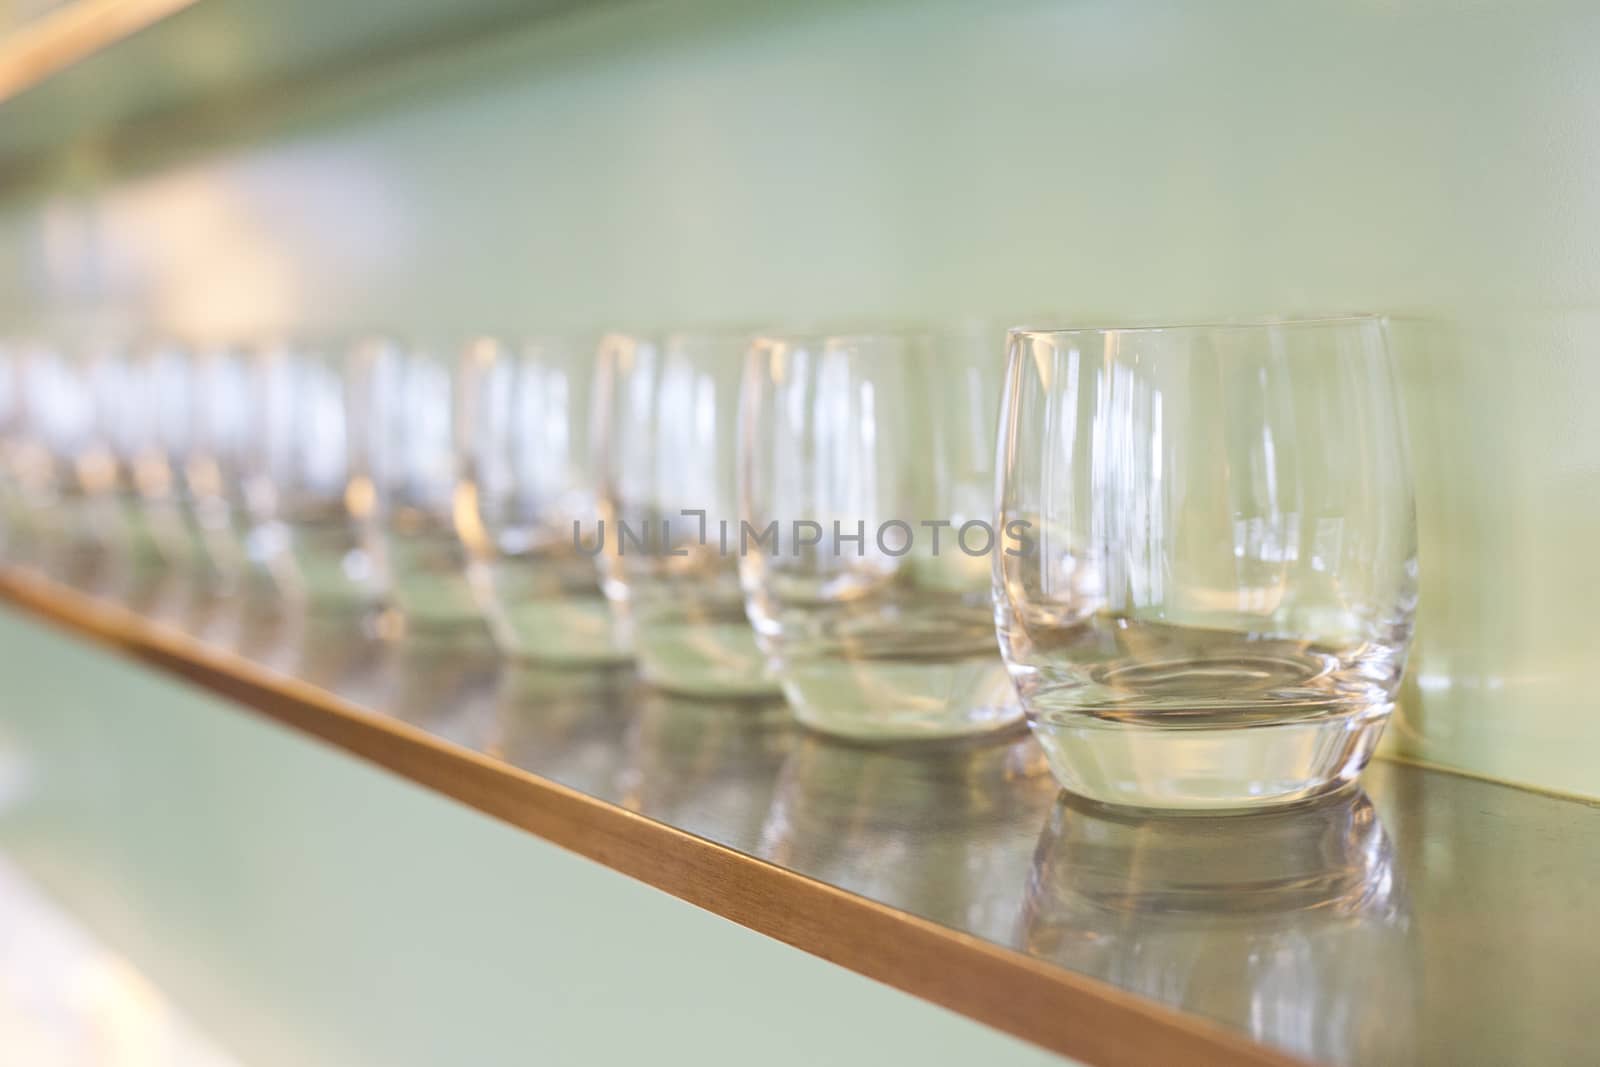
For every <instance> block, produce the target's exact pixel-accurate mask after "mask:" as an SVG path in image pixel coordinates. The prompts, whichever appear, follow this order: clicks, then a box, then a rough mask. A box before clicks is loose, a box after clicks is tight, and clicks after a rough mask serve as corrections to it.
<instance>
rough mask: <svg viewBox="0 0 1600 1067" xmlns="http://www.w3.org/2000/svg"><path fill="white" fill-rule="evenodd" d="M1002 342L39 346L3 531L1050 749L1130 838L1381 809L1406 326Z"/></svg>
mask: <svg viewBox="0 0 1600 1067" xmlns="http://www.w3.org/2000/svg"><path fill="white" fill-rule="evenodd" d="M1000 337H1001V334H1000V332H999V331H998V330H995V329H992V328H987V327H983V326H982V325H976V324H975V325H972V326H966V327H952V328H943V329H921V328H915V329H896V330H885V329H867V330H836V331H794V332H784V331H744V330H709V331H699V332H676V333H662V334H646V333H640V334H621V333H616V334H609V335H606V336H604V337H601V338H598V339H589V338H582V337H553V338H537V339H531V340H528V341H525V342H517V343H513V342H509V341H505V340H500V339H494V338H477V339H474V340H472V341H470V342H468V343H467V344H466V345H465V346H453V345H441V344H434V343H428V342H414V341H399V340H393V339H374V340H367V341H363V342H360V343H358V344H356V345H354V346H350V347H348V348H346V347H342V346H321V347H319V346H316V345H311V344H293V345H288V344H285V345H269V346H264V347H262V348H260V349H258V350H254V351H249V352H246V351H244V350H241V349H231V348H219V349H213V350H204V351H194V352H191V351H187V350H184V349H182V348H179V347H177V346H166V345H157V346H145V347H142V348H136V349H129V350H126V351H124V350H117V349H106V350H103V351H102V350H96V351H95V352H94V353H92V354H91V355H90V356H89V357H88V358H85V359H66V358H65V357H62V356H60V355H59V354H58V353H54V352H50V351H48V350H40V351H34V350H32V349H30V350H27V351H24V352H19V353H14V354H12V355H10V356H8V357H7V358H6V359H5V360H4V361H3V362H4V363H5V371H4V373H3V374H0V419H3V420H4V421H3V429H4V435H3V436H4V440H3V442H0V459H3V462H4V469H5V472H6V475H7V476H6V479H5V483H6V484H5V488H4V493H5V501H4V503H5V507H6V511H7V515H8V523H7V525H8V533H10V532H12V530H16V531H21V532H23V533H24V535H25V536H26V533H27V531H30V530H32V531H33V535H34V537H35V540H36V542H38V543H52V542H53V541H55V540H59V541H60V542H61V543H64V544H78V543H88V544H90V545H92V546H100V547H104V546H105V545H108V544H113V543H120V545H121V546H122V548H123V549H125V550H126V549H128V547H129V546H134V547H133V549H132V550H131V551H129V552H128V554H129V555H130V556H131V557H133V558H135V559H141V558H143V557H145V556H150V557H153V558H155V559H158V560H161V561H164V562H165V563H166V564H167V565H169V566H171V565H179V566H183V567H187V568H189V569H191V570H193V571H194V572H195V573H196V574H197V575H199V576H200V580H202V581H203V582H206V583H209V584H211V585H224V586H226V585H231V584H234V583H238V582H241V581H248V580H250V576H251V575H256V574H264V575H266V576H268V577H269V578H270V579H271V582H272V584H273V586H274V587H275V588H276V589H277V590H279V591H280V592H281V593H282V594H283V596H284V598H285V599H286V600H288V601H290V602H292V603H296V604H300V605H304V606H307V607H314V608H339V609H355V611H356V612H357V613H358V614H359V615H360V616H361V617H362V618H363V619H369V618H370V619H376V620H377V621H378V626H379V629H380V630H381V632H385V633H400V632H405V633H411V634H427V635H430V636H438V635H441V634H454V633H464V632H470V631H474V630H479V629H485V628H486V629H487V631H488V632H489V634H491V635H492V637H493V639H494V641H495V642H496V644H497V645H498V646H499V647H500V648H501V650H502V651H503V652H504V653H506V654H507V655H509V656H513V657H519V658H530V659H542V660H545V661H549V662H554V663H559V664H566V665H584V664H588V665H599V664H606V663H616V662H621V661H625V660H627V659H629V658H632V657H637V662H638V667H639V670H640V673H641V674H642V676H643V677H644V678H645V679H646V680H647V681H649V682H651V683H653V684H655V685H657V686H658V687H660V688H663V689H666V690H669V691H673V692H677V693H681V694H689V695H693V696H698V697H702V698H718V699H720V698H748V697H759V696H762V695H766V694H769V693H773V692H779V691H781V693H782V694H783V696H784V697H785V698H786V699H787V701H788V703H789V705H790V707H791V708H792V710H793V712H794V714H795V717H796V718H797V719H798V720H799V721H800V722H801V723H803V724H805V725H806V726H808V727H811V728H813V729H816V730H819V731H823V732H827V733H831V734H835V735H841V736H845V737H848V738H854V739H858V740H867V741H885V740H903V739H930V738H948V737H955V736H964V735H971V734H980V733H987V732H991V731H997V730H1002V729H1004V728H1006V727H1009V726H1011V725H1013V724H1015V723H1017V722H1018V721H1019V720H1020V719H1022V718H1023V717H1024V716H1026V718H1027V720H1028V722H1029V725H1030V726H1031V727H1032V729H1033V731H1034V733H1035V735H1036V736H1037V737H1038V739H1039V740H1040V742H1041V743H1042V745H1043V747H1044V750H1045V752H1046V755H1047V756H1048V759H1049V762H1050V765H1051V767H1052V769H1053V770H1054V771H1055V773H1056V775H1057V777H1058V778H1059V779H1060V780H1061V782H1062V783H1063V784H1064V785H1065V786H1066V787H1067V788H1068V789H1069V790H1071V791H1073V792H1075V793H1078V794H1080V795H1082V796H1085V797H1088V798H1090V799H1093V800H1100V801H1106V802H1110V803H1113V804H1120V805H1131V806H1152V807H1161V808H1180V809H1183V808H1199V809H1231V808H1243V807H1250V806H1256V805H1262V804H1269V803H1282V802H1286V801H1292V800H1297V799H1303V798H1306V797H1310V796H1313V795H1317V794H1319V793H1322V792H1327V791H1330V790H1333V789H1336V788H1338V787H1340V786H1342V785H1344V784H1346V783H1347V782H1349V781H1351V780H1353V779H1354V777H1355V775H1356V774H1357V773H1358V772H1359V771H1360V769H1361V767H1362V766H1363V765H1364V764H1365V762H1366V760H1367V758H1368V757H1369V756H1370V754H1371V751H1372V747H1373V745H1374V744H1375V742H1376V739H1377V736H1378V733H1379V732H1380V731H1381V729H1382V726H1383V723H1384V721H1385V720H1386V719H1387V717H1388V714H1389V711H1390V710H1391V708H1392V704H1393V695H1394V692H1395V691H1396V689H1397V687H1398V682H1399V676H1400V672H1401V670H1402V669H1403V666H1404V655H1405V649H1406V646H1407V643H1408V641H1409V636H1410V625H1411V618H1412V615H1413V612H1414V609H1415V583H1416V565H1415V531H1414V521H1413V519H1412V512H1411V497H1410V495H1411V488H1410V481H1409V470H1408V467H1407V460H1406V452H1405V440H1404V430H1403V426H1402V424H1401V420H1400V412H1399V409H1398V402H1397V398H1396V395H1395V388H1394V383H1393V378H1392V373H1391V371H1390V368H1389V365H1388V357H1387V354H1386V352H1385V347H1384V335H1383V327H1382V324H1381V322H1379V321H1378V320H1373V319H1363V318H1356V319H1338V320H1308V321H1286V322H1277V323H1270V324H1254V325H1232V324H1224V325H1219V326H1204V327H1180V328H1146V329H1122V328H1106V329H1082V330H1065V331H1035V330H1027V329H1017V330H1012V331H1011V332H1010V334H1009V351H1008V352H1007V353H1005V355H1004V357H1002V353H1001V348H1000V340H999V338H1000ZM106 516H110V517H111V518H110V519H109V520H108V519H107V518H106ZM91 518H92V519H93V521H91ZM108 522H109V525H107V523H108ZM51 523H58V524H65V527H70V529H68V530H66V533H65V534H64V535H62V536H59V537H58V536H57V535H58V534H59V533H61V531H56V532H51V527H50V524H51ZM86 531H94V532H92V533H90V532H86ZM8 552H10V553H11V554H12V555H13V556H14V557H15V556H18V555H19V553H17V552H13V551H11V549H10V548H9V546H8Z"/></svg>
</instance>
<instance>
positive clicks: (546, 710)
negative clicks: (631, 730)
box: [483, 661, 638, 803]
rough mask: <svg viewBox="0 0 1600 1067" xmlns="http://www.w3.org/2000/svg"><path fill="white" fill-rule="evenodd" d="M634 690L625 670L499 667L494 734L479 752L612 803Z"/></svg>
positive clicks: (530, 664) (535, 665)
mask: <svg viewBox="0 0 1600 1067" xmlns="http://www.w3.org/2000/svg"><path fill="white" fill-rule="evenodd" d="M637 684H638V683H637V679H636V677H635V675H634V673H633V671H632V669H631V668H627V667H584V668H573V667H552V666H545V665H543V664H538V663H533V662H514V661H507V662H505V663H504V664H503V665H502V670H501V674H500V679H499V687H498V692H497V695H496V702H495V708H496V711H495V727H496V734H495V736H494V738H493V739H492V741H491V742H487V743H486V744H485V746H484V749H483V751H485V752H488V753H490V754H492V755H495V756H498V757H499V758H501V759H503V760H505V761H506V762H507V763H510V764H512V765H514V766H517V767H521V768H522V769H523V770H526V771H531V772H532V773H534V774H538V775H541V776H543V777H546V778H549V779H550V780H551V781H554V782H558V783H560V784H561V785H564V786H567V787H568V788H570V789H577V790H580V791H582V792H584V793H588V794H589V795H590V796H594V797H598V798H600V799H602V800H609V801H612V802H613V803H615V802H617V801H618V800H619V798H620V796H621V781H622V777H623V774H624V771H625V769H626V761H627V746H626V744H625V738H626V737H627V732H628V726H629V723H630V722H631V720H632V718H633V698H634V695H635V694H636V691H637V690H636V687H637Z"/></svg>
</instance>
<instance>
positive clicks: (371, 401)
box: [347, 340, 483, 637]
mask: <svg viewBox="0 0 1600 1067" xmlns="http://www.w3.org/2000/svg"><path fill="white" fill-rule="evenodd" d="M455 371H456V359H455V357H454V354H453V352H451V351H450V350H449V349H447V348H445V347H443V346H435V345H432V344H427V343H416V342H406V343H400V342H396V341H390V340H369V341H366V342H363V343H361V344H360V345H358V346H357V347H356V349H355V351H354V352H352V354H351V356H350V360H349V363H348V367H347V373H348V377H349V386H348V388H349V391H350V394H349V395H350V402H351V427H352V430H353V437H352V440H353V442H354V445H355V447H354V450H353V451H352V453H351V459H352V464H353V466H352V476H353V477H352V485H357V486H363V487H370V507H367V508H365V509H364V510H363V513H362V515H361V518H362V530H363V536H364V538H365V540H366V544H367V552H368V555H369V557H370V558H371V559H372V560H373V563H374V566H375V568H376V570H377V573H378V575H379V582H380V583H381V585H382V587H383V589H384V592H385V594H386V598H387V601H388V606H389V607H390V608H392V609H394V610H395V611H397V612H398V621H399V622H400V624H401V625H402V627H403V628H404V630H406V631H407V632H411V633H415V632H417V631H419V630H426V631H430V632H431V634H430V636H433V637H442V636H446V635H447V634H449V633H450V632H451V631H463V632H469V631H471V630H472V629H475V628H477V627H479V626H481V625H482V624H483V615H482V613H481V611H480V610H479V607H478V603H477V600H476V599H475V598H474V596H473V591H472V586H471V585H470V584H469V581H468V576H467V554H466V551H465V549H464V547H463V542H462V540H461V538H460V537H458V536H457V532H456V522H455V502H456V463H457V448H456V417H457V413H456V397H455Z"/></svg>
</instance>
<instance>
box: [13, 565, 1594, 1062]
mask: <svg viewBox="0 0 1600 1067" xmlns="http://www.w3.org/2000/svg"><path fill="white" fill-rule="evenodd" d="M0 593H3V594H4V595H5V597H6V599H8V600H9V601H10V602H11V603H12V604H14V605H16V606H19V607H21V608H24V609H27V610H31V611H32V612H34V613H35V614H37V615H40V616H42V617H45V618H47V619H50V620H52V621H54V622H56V623H59V624H62V625H65V626H67V627H68V628H70V629H72V630H73V631H75V632H77V633H79V634H82V635H85V636H88V637H91V638H94V639H96V640H99V641H102V642H105V643H108V644H111V645H113V646H116V647H118V648H120V649H122V650H124V651H126V652H129V653H131V654H133V655H136V656H138V657H140V658H141V659H144V660H146V661H148V662H151V663H153V664H156V665H158V666H159V667H161V668H164V669H167V670H170V671H173V672H175V673H178V674H181V675H183V676H185V677H187V678H189V679H191V680H193V681H196V682H198V683H200V684H202V685H205V686H207V687H209V688H211V689H213V690H216V691H218V692H221V693H223V694H225V695H227V696H230V697H232V698H234V699H236V700H238V701H239V702H241V703H243V704H245V705H248V706H249V707H251V708H253V709H256V710H258V711H260V712H263V713H265V714H267V715H270V716H272V717H274V718H276V719H279V720H281V721H283V722H286V723H288V724H290V725H293V726H296V727H298V728H300V729H302V730H305V731H307V732H310V733H312V734H315V735H317V736H319V737H322V738H324V739H325V740H328V741H331V742H333V743H335V744H337V745H340V746H342V747H344V748H346V749H348V750H350V751H352V752H355V753H357V754H359V755H361V756H364V757H366V758H368V759H371V760H373V761H375V762H377V763H379V764H381V765H383V766H386V767H388V768H389V769H391V770H393V771H396V772H397V773H399V774H402V775H405V776H407V777H409V778H412V779H413V780H415V781H417V782H420V783H421V784H423V785H426V786H429V787H431V788H434V789H436V790H439V791H440V792H443V793H445V794H448V795H450V796H452V797H454V798H456V799H458V800H460V801H463V802H465V803H467V804H469V805H472V806H474V807H477V808H479V809H480V810H482V811H484V812H486V813H488V814H490V815H493V816H495V817H497V818H501V819H504V820H506V821H509V822H512V823H514V824H516V825H518V826H522V827H524V828H525V829H528V830H530V831H532V832H534V833H536V834H539V835H540V836H542V837H545V838H547V839H549V840H552V841H554V842H556V843H557V844H560V845H563V846H565V847H567V848H570V849H572V850H573V851H575V852H578V853H580V854H583V855H585V856H588V857H590V858H591V859H595V860H597V861H599V862H601V863H604V864H606V865H608V866H611V867H613V868H615V869H617V870H619V871H622V872H623V873H626V874H629V875H631V876H633V877H636V878H640V879H642V880H643V881H646V882H648V883H650V884H652V885H655V886H657V887H659V888H661V889H664V890H666V891H668V892H671V893H673V894H675V895H677V896H680V897H682V898H684V899H686V900H689V901H691V902H692V903H695V904H697V905H700V906H702V907H705V908H707V909H709V910H711V911H714V912H717V913H718V914H721V915H724V916H726V917H728V918H730V919H732V920H734V921H736V922H740V923H742V924H744V925H746V926H749V927H751V928H753V929H756V930H760V931H762V932H764V933H767V934H769V935H771V936H774V937H777V938H779V939H781V940H783V941H786V942H788V943H790V944H793V945H796V946H797V947H800V948H803V949H805V950H807V951H810V952H813V953H815V954H817V955H820V956H823V957H825V958H828V959H831V960H834V961H835V962H838V963H840V964H843V965H845V966H847V967H850V968H852V969H854V970H857V971H859V972H861V973H863V974H867V975H869V976H871V977H874V978H878V979H880V980H882V981H885V982H888V983H889V984H892V985H895V986H898V987H900V988H902V989H905V990H907V991H909V992H912V993H914V994H917V995H919V996H923V997H925V998H926V999H929V1000H932V1001H934V1002H936V1003H939V1004H943V1005H945V1006H946V1007H949V1008H952V1009H954V1010H957V1011H960V1012H963V1013H964V1014H967V1015H969V1016H972V1017H974V1018H977V1019H979V1020H980V1021H983V1022H986V1023H989V1024H990V1025H993V1026H996V1027H998V1028H1000V1029H1003V1030H1006V1031H1008V1032H1011V1033H1013V1034H1016V1035H1018V1036H1021V1037H1023V1038H1026V1039H1028V1040H1031V1041H1034V1042H1036V1043H1038V1044H1040V1045H1043V1046H1045V1047H1047V1048H1051V1049H1054V1050H1056V1051H1059V1052H1062V1053H1064V1054H1067V1055H1070V1056H1073V1057H1075V1058H1077V1059H1080V1060H1082V1061H1084V1062H1087V1063H1091V1064H1149V1063H1185V1064H1208V1063H1217V1064H1233V1063H1263V1064H1269V1063H1279V1064H1282V1063H1289V1062H1297V1061H1299V1062H1315V1063H1328V1064H1368V1063H1395V1064H1398V1063H1425V1064H1441V1065H1444V1064H1449V1065H1468V1064H1480V1063H1481V1064H1503V1063H1577V1062H1600V1035H1597V1033H1596V1031H1595V1030H1594V1028H1593V1026H1592V1015H1593V1010H1592V1009H1593V1007H1594V1005H1595V997H1594V990H1595V989H1596V988H1600V936H1597V935H1596V933H1595V931H1594V930H1593V928H1592V927H1593V924H1592V922H1591V920H1592V917H1593V915H1594V904H1593V887H1594V886H1595V885H1596V884H1597V883H1600V807H1597V806H1596V805H1593V804H1589V803H1585V802H1582V801H1577V800H1571V799H1564V798H1559V797H1553V796H1547V795H1543V794H1539V793H1534V792H1529V791H1525V790H1521V789H1516V788H1512V787H1508V786H1503V785H1498V784H1494V783H1489V782H1484V781H1480V780H1476V779H1471V778H1467V777H1462V776H1458V775H1454V774H1450V773H1446V772H1442V771H1434V770H1427V769H1423V768H1418V767H1413V766H1408V765H1403V764H1398V763H1392V762H1386V761H1382V760H1380V761H1378V762H1376V763H1375V764H1374V765H1373V766H1372V767H1371V768H1370V769H1369V770H1368V772H1367V774H1366V775H1365V776H1364V778H1363V780H1362V786H1363V788H1362V790H1361V791H1360V792H1357V793H1355V794H1352V795H1347V796H1344V797H1341V798H1335V799H1334V800H1332V801H1329V802H1326V803H1323V804H1320V805H1316V806H1313V807H1308V808H1302V809H1298V810H1293V811H1287V812H1282V813H1277V814H1262V815H1252V816H1246V817H1232V818H1228V817H1183V818H1154V817H1133V816H1126V815H1116V814H1111V813H1108V812H1105V811H1101V810H1096V809H1092V808H1089V807H1086V806H1082V805H1078V804H1075V803H1073V802H1072V801H1071V800H1070V799H1068V798H1066V797H1065V796H1063V795H1062V794H1060V793H1059V791H1058V790H1057V788H1056V786H1055V784H1054V782H1053V781H1052V780H1051V778H1050V777H1049V774H1048V773H1047V771H1046V770H1045V768H1044V765H1043V762H1042V759H1041V757H1040V753H1039V751H1038V750H1037V748H1036V747H1035V746H1034V744H1033V743H1032V741H1031V740H1030V739H1029V738H1028V737H1027V736H1026V735H1025V734H1012V735H1010V736H1008V737H1005V738H1000V739H995V740H991V741H988V742H985V743H967V744H963V745H958V746H945V747H910V748H865V747H858V746H853V745H848V744H842V743H836V742H832V741H829V740H827V739H824V738H822V737H819V736H816V735H812V734H808V733H806V732H804V731H802V730H800V729H797V728H796V727H794V726H793V725H791V723H790V721H789V718H788V716H787V714H786V713H785V711H784V709H783V707H782V706H781V705H779V704H776V703H743V704H716V703H711V702H707V701H700V700H690V699H683V698H677V697H671V696H667V695H664V694H661V693H658V692H653V691H651V690H650V689H648V688H646V687H644V686H642V685H641V684H640V683H638V681H637V680H636V679H635V678H634V677H633V676H632V675H631V673H630V672H628V671H625V670H611V671H574V670H557V669H549V668H534V667H530V666H526V665H523V666H511V665H506V664H503V663H501V662H498V661H497V660H496V659H495V657H494V656H493V655H492V653H491V651H490V650H489V648H488V646H487V643H486V638H485V637H484V635H482V634H480V633H476V632H469V633H459V634H451V635H434V636H432V637H431V638H429V639H426V640H424V639H421V638H417V639H413V640H410V641H405V642H395V643H385V642H379V641H374V640H371V639H368V638H365V637H362V636H361V629H360V627H359V625H357V623H356V621H355V620H351V619H348V618H347V619H339V618H324V619H312V620H310V621H303V622H295V621H292V620H288V619H284V618H280V617H275V616H274V615H272V614H270V613H268V612H265V611H263V610H259V609H256V608H253V607H252V606H251V604H250V602H249V601H248V600H240V599H238V598H235V599H234V600H232V601H225V602H215V601H210V600H207V599H206V598H204V597H202V596H197V595H193V594H190V593H188V592H186V591H185V590H183V589H182V588H181V587H177V586H171V585H161V586H154V587H150V588H146V589H143V590H141V591H138V592H137V593H135V594H132V596H131V598H130V599H129V601H128V602H127V603H126V605H122V604H119V603H117V602H114V601H111V600H107V599H105V598H97V597H92V596H89V595H88V594H86V593H84V592H81V591H75V590H73V589H72V588H70V587H69V586H67V585H65V584H61V583H57V582H51V581H47V580H44V579H40V578H36V577H32V576H29V575H26V574H23V573H20V572H6V573H3V574H0Z"/></svg>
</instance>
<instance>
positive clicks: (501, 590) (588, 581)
mask: <svg viewBox="0 0 1600 1067" xmlns="http://www.w3.org/2000/svg"><path fill="white" fill-rule="evenodd" d="M595 401H596V394H595V346H594V344H593V343H592V342H590V341H588V340H585V339H578V338H557V337H545V338H539V339H535V340H530V341H527V342H526V343H523V344H521V345H517V346H513V345H511V344H508V343H506V342H503V341H499V340H495V339H492V338H480V339H478V340H475V341H473V342H472V343H471V344H470V345H469V346H468V348H467V351H466V353H465V355H464V358H463V361H462V365H461V405H462V406H461V426H462V435H461V439H460V441H459V446H460V452H461V483H460V487H459V495H458V497H457V499H456V502H455V520H456V529H457V532H458V533H459V535H460V537H461V541H462V544H463V545H464V546H465V547H466V550H467V552H468V553H469V557H470V560H471V564H470V567H471V577H472V583H473V587H474V589H475V591H476V592H477V594H478V599H479V602H480V604H481V605H482V606H483V610H484V612H485V614H486V616H487V617H488V620H489V624H490V628H491V630H492V631H493V633H494V637H495V641H496V643H497V644H498V645H499V646H500V648H501V649H502V650H504V651H505V653H506V654H507V655H510V656H514V657H517V658H519V659H529V660H542V661H546V662H552V663H569V664H583V663H590V664H600V663H620V662H625V661H626V660H627V659H628V658H629V656H630V647H629V643H628V641H627V638H626V635H625V632H624V630H623V627H622V626H621V625H620V623H619V621H618V620H617V619H616V618H615V617H614V615H613V613H612V611H611V609H610V607H609V606H608V605H607V603H606V600H605V597H604V596H603V594H602V592H601V589H600V579H599V576H598V574H597V573H596V566H595V560H594V558H593V556H592V554H590V553H588V552H585V551H582V550H580V548H579V546H578V544H577V532H578V527H579V526H580V524H583V525H587V526H592V525H593V523H594V520H595V517H596V515H597V514H598V510H599V505H598V498H599V486H598V480H597V478H596V475H595V470H594V458H595V457H594V455H593V452H594V441H593V440H592V432H593V425H594V422H595V421H596V420H595V418H594V412H593V410H592V406H593V404H594V403H595Z"/></svg>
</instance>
